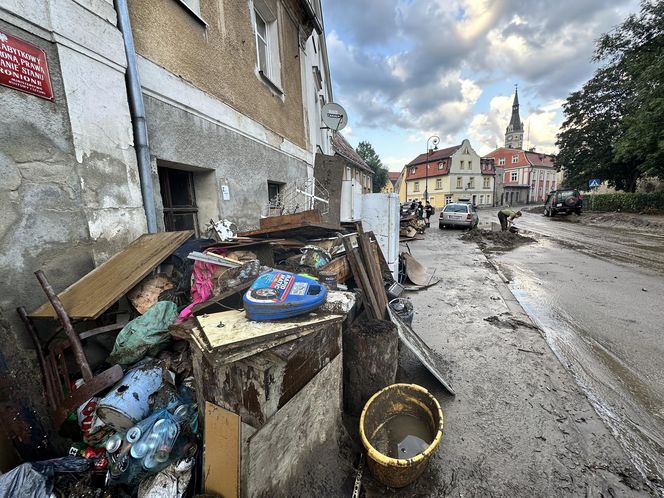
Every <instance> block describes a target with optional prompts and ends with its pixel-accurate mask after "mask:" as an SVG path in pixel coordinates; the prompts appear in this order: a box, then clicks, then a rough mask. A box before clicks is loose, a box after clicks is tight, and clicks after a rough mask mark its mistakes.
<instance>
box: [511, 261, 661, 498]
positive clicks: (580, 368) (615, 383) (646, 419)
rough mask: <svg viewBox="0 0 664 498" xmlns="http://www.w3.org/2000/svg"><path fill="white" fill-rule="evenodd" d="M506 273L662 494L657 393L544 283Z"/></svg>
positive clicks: (517, 270) (524, 273)
mask: <svg viewBox="0 0 664 498" xmlns="http://www.w3.org/2000/svg"><path fill="white" fill-rule="evenodd" d="M512 270H513V271H512V278H513V281H512V283H511V285H510V288H511V290H512V293H513V294H514V296H515V297H516V298H517V300H518V301H519V303H520V304H521V306H522V307H523V308H524V309H525V310H526V312H527V313H528V315H529V316H530V317H531V319H533V321H534V322H535V323H536V324H537V325H538V326H539V327H540V329H541V330H542V331H543V332H544V335H545V339H546V341H547V342H548V344H549V346H550V347H551V349H552V350H553V352H554V353H555V355H556V356H557V357H558V359H559V360H560V362H561V363H562V364H563V365H564V366H565V367H566V368H567V369H569V370H570V371H571V373H572V374H573V376H574V378H575V380H576V382H577V384H578V385H579V387H581V389H582V390H583V392H584V393H585V394H586V396H587V398H588V400H589V401H590V403H591V404H592V405H593V408H594V409H595V411H596V412H597V414H598V415H599V416H600V418H601V419H602V420H603V421H604V423H605V424H606V425H607V426H608V427H609V430H610V431H611V432H612V434H613V435H614V437H615V438H616V440H617V441H618V443H619V444H620V445H621V446H622V448H623V449H624V451H625V453H626V454H627V455H628V457H629V458H630V460H631V461H632V463H633V464H634V466H635V467H636V469H637V470H638V471H639V473H640V474H641V475H642V476H643V477H644V478H646V479H648V480H649V481H650V482H651V483H652V485H653V486H654V487H655V488H656V489H657V491H658V493H659V495H660V496H664V459H663V455H664V437H662V434H664V420H662V413H664V412H663V411H662V410H663V409H664V400H663V399H662V397H661V394H660V393H658V392H655V390H654V388H653V386H652V384H648V382H647V379H644V378H642V375H640V374H639V372H635V371H633V369H632V368H630V366H629V365H628V364H627V363H625V362H624V361H622V360H621V358H619V357H618V356H616V355H615V354H614V353H613V352H611V351H610V350H609V349H608V348H607V347H605V346H603V345H602V344H600V343H599V342H598V341H597V340H595V339H594V337H593V336H592V335H591V333H590V332H589V331H588V330H586V329H585V328H584V326H583V324H582V323H581V322H580V320H579V319H575V318H574V317H572V316H570V315H569V314H568V313H567V312H566V311H565V310H564V309H562V308H561V307H560V306H559V305H558V303H557V302H556V301H555V297H552V295H551V294H550V293H548V292H547V290H546V282H543V281H541V280H540V279H538V278H537V276H536V275H534V274H533V273H531V272H529V271H528V270H527V269H524V268H523V267H520V266H514V267H512ZM543 284H544V285H543Z"/></svg>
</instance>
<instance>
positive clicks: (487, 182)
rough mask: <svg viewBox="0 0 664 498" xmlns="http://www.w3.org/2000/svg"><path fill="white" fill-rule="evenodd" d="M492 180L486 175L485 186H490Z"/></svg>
mask: <svg viewBox="0 0 664 498" xmlns="http://www.w3.org/2000/svg"><path fill="white" fill-rule="evenodd" d="M490 182H491V178H489V177H488V176H485V177H484V188H490V186H491V183H490Z"/></svg>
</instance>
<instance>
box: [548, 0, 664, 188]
mask: <svg viewBox="0 0 664 498" xmlns="http://www.w3.org/2000/svg"><path fill="white" fill-rule="evenodd" d="M594 59H595V60H596V61H597V62H600V63H603V66H602V67H600V68H599V69H598V70H597V71H596V72H595V75H594V76H593V78H592V79H591V80H590V81H588V82H587V83H586V84H585V85H583V87H582V89H581V90H579V91H577V92H573V93H572V94H570V96H569V97H568V98H567V100H566V102H565V104H564V105H563V111H564V114H565V121H564V122H563V125H562V128H561V131H560V133H559V135H558V142H557V144H558V147H559V149H560V153H559V154H558V157H557V163H558V164H559V165H561V166H562V167H563V169H564V171H565V179H566V183H568V185H569V186H574V187H583V186H585V185H586V182H587V181H588V180H589V179H590V178H602V179H603V180H607V181H608V182H609V184H610V185H612V186H615V187H616V188H618V189H621V190H627V191H630V192H633V191H634V190H635V188H636V184H637V180H638V179H639V178H640V177H641V176H643V175H652V176H658V177H660V178H664V2H660V1H656V0H643V1H642V4H641V10H640V13H639V14H637V15H632V16H629V17H628V18H627V19H626V20H625V21H624V22H623V23H622V24H621V25H620V26H618V27H617V28H615V29H614V30H612V31H611V32H609V33H606V34H604V35H602V37H601V38H600V39H599V41H598V43H597V47H596V50H595V56H594Z"/></svg>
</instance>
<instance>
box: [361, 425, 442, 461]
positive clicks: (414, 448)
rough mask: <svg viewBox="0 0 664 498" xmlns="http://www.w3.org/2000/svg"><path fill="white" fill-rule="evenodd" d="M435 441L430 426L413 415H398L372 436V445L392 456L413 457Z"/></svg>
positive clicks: (384, 453)
mask: <svg viewBox="0 0 664 498" xmlns="http://www.w3.org/2000/svg"><path fill="white" fill-rule="evenodd" d="M432 441H433V435H432V434H431V430H430V428H429V426H428V425H427V424H426V423H425V422H424V421H422V420H420V419H419V418H417V417H413V416H412V415H396V416H394V417H392V418H390V419H389V420H388V421H387V422H385V423H384V424H383V425H382V426H381V428H380V429H378V431H377V432H376V434H375V435H374V437H373V438H371V441H370V443H371V445H372V446H373V447H374V448H376V449H377V450H378V451H379V452H381V453H382V454H383V455H387V456H389V457H391V458H403V459H406V458H412V457H414V456H415V455H418V454H419V453H422V452H423V451H424V450H425V449H427V448H428V447H429V445H430V444H431V442H432Z"/></svg>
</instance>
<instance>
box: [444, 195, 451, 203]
mask: <svg viewBox="0 0 664 498" xmlns="http://www.w3.org/2000/svg"><path fill="white" fill-rule="evenodd" d="M451 202H452V196H451V195H446V196H445V205H447V204H450V203H451Z"/></svg>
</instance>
